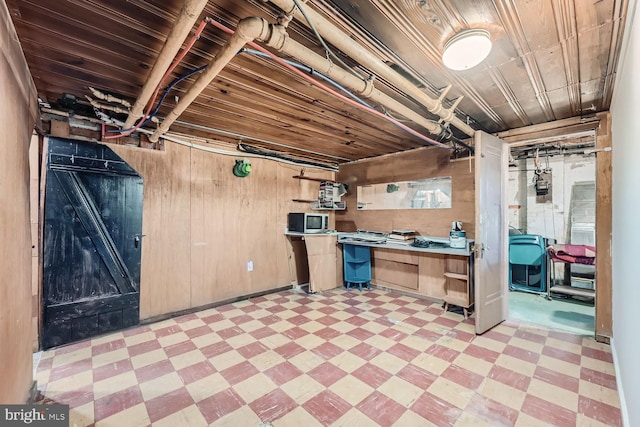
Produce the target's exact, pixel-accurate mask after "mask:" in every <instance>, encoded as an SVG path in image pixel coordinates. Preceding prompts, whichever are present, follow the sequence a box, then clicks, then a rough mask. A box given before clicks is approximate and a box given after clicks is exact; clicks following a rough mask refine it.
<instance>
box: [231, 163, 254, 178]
mask: <svg viewBox="0 0 640 427" xmlns="http://www.w3.org/2000/svg"><path fill="white" fill-rule="evenodd" d="M250 173H251V163H249V162H247V161H244V160H236V164H235V166H234V167H233V174H234V175H235V176H237V177H238V178H244V177H245V176H247V175H249V174H250Z"/></svg>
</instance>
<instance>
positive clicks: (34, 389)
mask: <svg viewBox="0 0 640 427" xmlns="http://www.w3.org/2000/svg"><path fill="white" fill-rule="evenodd" d="M28 393H29V394H28V395H27V399H26V401H25V403H26V404H27V405H30V404H32V403H36V402H37V401H38V381H36V380H33V381H32V382H31V387H29V392H28Z"/></svg>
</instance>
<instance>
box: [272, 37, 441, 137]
mask: <svg viewBox="0 0 640 427" xmlns="http://www.w3.org/2000/svg"><path fill="white" fill-rule="evenodd" d="M264 42H265V43H266V44H267V46H269V47H272V48H274V49H276V50H278V51H279V52H284V53H286V54H287V55H289V56H292V57H294V58H296V59H298V60H299V61H301V62H302V63H304V64H305V65H307V66H309V67H310V68H312V69H313V70H315V71H318V72H319V73H322V74H324V75H325V76H327V77H330V78H331V79H332V80H334V81H336V82H338V83H339V84H340V85H342V86H346V87H348V88H349V89H351V90H353V91H354V92H356V93H357V94H359V95H362V96H364V97H366V98H369V99H371V100H373V101H376V102H378V103H380V104H382V105H384V106H385V107H388V108H389V109H390V110H393V111H395V112H396V113H398V114H401V115H403V116H404V117H406V118H408V119H410V120H411V121H413V122H414V123H417V124H419V125H420V126H422V127H424V128H425V129H427V130H428V131H429V132H431V133H432V134H434V135H437V134H439V133H440V132H441V131H442V128H441V127H440V125H438V124H436V123H435V122H433V121H431V120H428V119H426V118H424V117H422V116H421V115H420V114H418V113H416V112H415V111H413V110H412V109H411V108H409V107H407V106H405V105H403V104H401V103H400V102H398V101H396V100H395V99H393V98H391V97H390V96H389V95H387V94H385V93H384V92H381V91H380V90H378V89H376V88H375V87H374V86H373V81H372V80H367V81H365V80H362V79H360V78H358V77H356V76H355V75H353V74H352V73H350V72H348V71H346V70H344V69H342V68H340V67H338V66H337V65H335V64H334V63H333V62H331V61H329V60H328V59H326V58H325V57H323V56H320V55H318V54H317V53H315V52H313V51H312V50H310V49H308V48H307V47H305V46H304V45H302V44H300V43H298V42H297V41H295V40H293V39H291V38H290V37H289V35H288V34H287V33H286V28H285V27H283V26H282V25H272V31H271V36H270V37H269V39H268V40H264Z"/></svg>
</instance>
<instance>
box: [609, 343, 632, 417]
mask: <svg viewBox="0 0 640 427" xmlns="http://www.w3.org/2000/svg"><path fill="white" fill-rule="evenodd" d="M609 345H610V346H611V356H612V357H613V369H615V372H616V387H617V388H618V397H619V399H620V415H621V417H622V425H623V426H624V427H631V424H629V411H628V409H627V400H626V399H625V397H624V389H623V387H622V381H620V378H622V375H621V373H620V367H619V365H618V352H617V351H616V346H615V341H614V339H613V338H611V339H610V344H609Z"/></svg>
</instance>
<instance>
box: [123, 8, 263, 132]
mask: <svg viewBox="0 0 640 427" xmlns="http://www.w3.org/2000/svg"><path fill="white" fill-rule="evenodd" d="M268 32H269V24H268V23H267V21H266V20H264V19H262V18H255V17H252V18H244V19H242V20H241V21H240V22H239V23H238V27H237V29H236V31H235V33H234V34H233V35H232V36H231V37H230V38H229V40H228V41H227V43H226V44H225V45H224V46H223V47H222V49H221V50H220V52H218V54H217V55H216V56H215V58H213V60H212V61H211V63H210V64H209V65H208V66H207V68H206V69H205V71H204V72H202V73H201V74H200V76H198V79H197V80H196V81H195V82H194V83H193V85H191V87H190V88H189V89H188V90H187V92H186V93H185V94H184V95H183V96H182V97H181V98H180V101H179V102H178V104H177V105H176V106H175V107H174V108H173V110H171V111H170V112H169V114H167V116H166V117H165V119H164V121H163V122H162V123H161V124H160V126H159V127H158V128H157V129H156V131H155V132H154V133H153V135H151V137H150V138H149V139H150V140H151V141H152V142H157V141H158V138H160V136H161V135H162V134H163V133H165V132H166V131H168V130H169V127H170V126H171V124H173V122H175V121H176V120H177V119H178V117H180V115H181V114H182V113H183V112H184V110H186V109H187V107H188V106H189V105H190V104H191V103H192V102H193V101H194V100H195V99H196V98H197V97H198V95H200V93H201V92H202V91H203V90H205V89H206V88H207V86H209V84H210V83H211V82H212V81H213V79H215V78H216V76H217V75H218V73H219V72H220V71H222V69H223V68H224V67H225V66H226V65H227V64H228V63H229V62H230V61H231V60H232V59H233V58H234V57H235V56H236V54H237V53H238V51H239V50H240V49H241V48H242V47H243V46H244V45H245V44H246V43H247V42H250V41H252V40H254V39H256V38H260V39H262V38H266V37H267V35H268ZM125 129H126V128H125Z"/></svg>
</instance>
